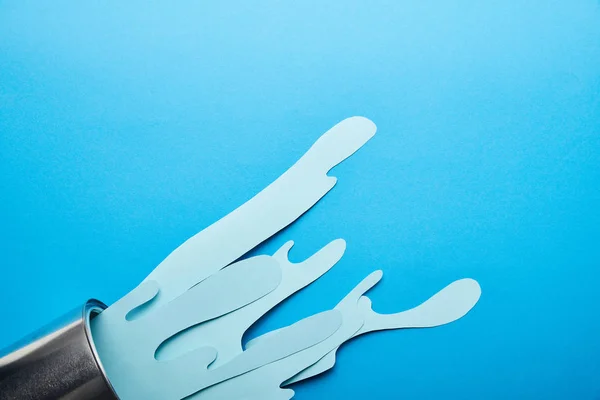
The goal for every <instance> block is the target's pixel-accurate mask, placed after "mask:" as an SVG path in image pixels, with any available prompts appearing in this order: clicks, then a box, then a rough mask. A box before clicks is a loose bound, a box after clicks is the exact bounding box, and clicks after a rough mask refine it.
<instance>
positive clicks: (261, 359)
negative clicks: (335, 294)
mask: <svg viewBox="0 0 600 400" xmlns="http://www.w3.org/2000/svg"><path fill="white" fill-rule="evenodd" d="M341 325H342V315H341V313H340V312H339V311H338V310H330V311H325V312H322V313H319V314H316V315H313V316H311V317H308V318H305V319H303V320H301V321H299V322H296V323H295V324H293V325H290V326H288V327H286V328H283V329H280V330H278V332H277V333H276V334H274V335H271V336H270V337H269V338H267V339H266V340H264V341H263V342H262V343H260V344H257V345H256V346H254V347H253V348H252V349H248V350H246V351H244V352H243V353H241V354H240V355H239V356H237V357H236V358H234V359H233V360H231V361H230V362H228V363H226V364H224V365H223V366H221V367H218V368H215V369H210V370H207V371H205V372H204V373H203V374H198V379H196V380H195V381H194V380H192V379H186V380H185V381H183V382H181V383H184V382H186V383H187V385H180V384H179V383H178V384H177V385H174V386H173V387H172V388H171V389H172V390H171V391H170V392H169V397H168V398H166V397H154V398H155V399H156V400H159V399H160V400H163V399H164V400H168V399H180V398H183V397H185V398H191V397H189V395H191V394H194V393H196V392H198V391H199V390H202V389H204V388H207V387H210V386H213V385H216V384H218V383H221V382H224V381H228V380H231V379H232V378H235V377H237V376H240V375H243V374H246V373H248V372H249V371H253V370H255V369H257V368H260V367H262V366H264V365H269V364H271V363H275V362H277V361H279V360H282V359H286V358H288V357H290V356H292V355H294V354H297V353H298V352H302V351H303V350H305V349H307V348H312V347H314V346H316V345H318V344H319V343H321V342H323V341H326V340H327V339H328V338H329V337H331V336H332V335H335V333H336V332H337V331H338V330H339V328H340V326H341ZM175 393H183V396H182V395H177V396H171V394H175ZM200 393H201V392H198V393H196V396H197V395H198V394H200ZM200 397H202V398H203V397H204V395H203V394H201V395H200Z"/></svg>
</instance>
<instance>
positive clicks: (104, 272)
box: [0, 0, 600, 399]
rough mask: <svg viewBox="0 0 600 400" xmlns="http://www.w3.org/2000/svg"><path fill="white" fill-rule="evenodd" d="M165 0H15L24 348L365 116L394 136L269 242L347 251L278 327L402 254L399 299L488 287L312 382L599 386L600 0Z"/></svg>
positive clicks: (12, 61)
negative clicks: (466, 306)
mask: <svg viewBox="0 0 600 400" xmlns="http://www.w3.org/2000/svg"><path fill="white" fill-rule="evenodd" d="M151 3H152V2H146V1H127V2H117V1H79V2H78V1H73V0H71V1H52V2H41V1H24V0H0V175H1V176H0V221H1V222H0V225H1V226H0V239H1V240H0V251H1V253H2V259H1V261H0V262H1V264H0V268H1V269H0V272H1V274H0V347H3V346H4V345H8V344H9V343H10V342H12V341H13V340H15V339H18V338H19V337H20V336H21V335H23V334H25V333H27V332H28V331H31V330H32V329H34V328H36V327H39V326H40V325H42V324H43V323H45V322H47V321H48V320H51V319H52V318H54V317H55V316H57V315H59V314H61V313H62V312H63V311H65V310H67V309H70V308H71V307H73V306H74V305H75V304H78V303H79V302H82V301H84V300H85V299H86V298H88V297H90V296H94V297H98V298H100V299H102V300H104V301H105V302H108V303H111V302H113V301H115V300H116V299H117V298H119V297H120V296H122V295H124V294H125V293H126V292H127V291H128V290H130V289H131V288H133V287H134V286H135V285H136V284H137V283H138V282H139V281H140V280H141V279H142V278H143V277H144V276H145V275H146V274H148V273H149V272H150V271H151V270H152V268H153V267H154V266H156V265H157V264H158V263H159V262H160V260H162V259H163V258H164V257H165V256H166V255H167V254H168V253H169V252H170V251H171V250H172V249H174V248H175V247H176V246H178V245H179V244H180V243H181V242H182V241H184V240H185V239H186V238H188V237H189V236H191V235H192V234H194V233H196V232H197V231H199V230H200V229H201V228H203V227H205V226H207V225H208V224H210V223H212V222H213V221H215V220H217V219H218V218H220V217H221V216H223V215H225V214H226V213H227V212H229V211H231V210H233V209H234V208H235V207H236V206H238V205H240V204H241V203H243V202H244V201H245V200H247V199H248V198H250V197H251V196H252V195H253V194H255V193H257V192H258V191H259V190H261V189H262V188H263V187H265V186H266V185H267V184H269V183H270V182H271V181H272V180H273V179H275V178H276V177H277V176H278V175H279V174H280V173H281V172H283V171H284V170H285V169H286V168H287V167H289V166H290V165H291V164H292V163H293V162H294V161H295V160H296V159H297V158H298V157H299V156H300V155H301V154H302V153H303V152H304V151H305V150H306V149H307V148H308V147H309V146H310V145H311V144H312V142H313V141H314V140H315V139H316V138H317V137H319V135H320V134H322V133H323V132H324V131H326V130H327V129H328V128H330V127H331V126H333V125H334V124H335V123H336V122H338V121H340V120H341V119H343V118H346V117H349V116H352V115H364V116H366V117H369V118H370V119H372V120H373V121H374V122H375V123H376V124H377V125H378V133H377V135H376V136H375V138H374V139H373V140H372V141H371V142H369V143H368V144H367V145H366V146H365V147H364V148H363V149H362V150H361V151H360V152H359V153H357V155H356V156H354V157H353V158H352V159H350V160H348V161H347V162H346V163H344V164H343V165H342V166H340V167H338V168H336V169H335V171H334V175H335V176H337V177H339V183H338V185H337V186H336V187H335V189H334V190H333V191H332V192H331V193H330V194H329V195H327V196H326V198H325V199H324V200H323V201H322V202H321V203H319V204H318V205H317V206H316V207H315V208H314V209H313V210H312V211H310V212H309V213H308V214H307V215H306V216H304V217H303V218H302V219H301V220H300V221H299V222H298V223H297V224H295V225H294V226H293V227H291V228H290V229H288V230H287V231H285V232H284V233H283V234H281V235H278V236H277V237H276V238H275V239H274V240H272V241H271V242H270V243H268V244H267V245H266V246H264V247H263V248H261V249H260V252H267V253H270V252H272V251H274V250H275V249H276V248H277V247H278V246H279V245H281V244H282V243H283V242H284V241H286V240H288V239H294V240H296V242H297V247H296V248H295V249H294V251H293V252H292V257H293V260H295V261H299V260H301V259H303V258H305V257H307V256H308V255H310V254H311V253H312V252H314V251H316V250H317V249H318V248H320V247H321V246H323V245H324V244H325V243H327V242H328V241H329V240H332V239H334V238H337V237H343V238H345V239H346V240H347V242H348V250H347V253H346V255H345V257H344V259H343V260H342V261H341V262H340V263H339V264H338V266H337V267H336V268H335V269H334V270H333V271H332V272H331V273H329V274H328V275H326V276H325V277H323V279H321V280H320V281H318V282H317V283H315V284H314V285H313V286H312V287H310V288H308V289H307V290H305V291H304V292H302V293H300V294H299V295H297V296H296V297H294V298H293V299H292V300H291V301H289V302H288V303H286V304H285V305H284V306H282V307H280V308H278V309H277V310H276V312H274V313H273V314H271V318H269V319H268V320H267V321H266V322H262V323H260V324H259V326H258V327H257V329H254V330H253V333H254V334H257V333H260V332H264V331H265V330H267V329H270V328H275V327H278V326H281V325H282V324H287V323H290V322H292V321H294V320H296V319H298V318H300V317H303V316H306V315H309V314H311V313H314V312H317V311H320V310H323V309H326V308H329V307H332V306H334V305H335V304H336V302H337V301H338V300H339V299H340V298H341V297H342V296H343V295H344V294H345V293H346V292H347V291H348V290H349V289H350V288H351V287H353V286H354V285H355V284H356V283H357V282H358V281H360V280H361V279H362V278H363V277H364V276H366V275H367V274H368V273H369V272H371V271H372V270H374V269H377V268H381V269H383V270H384V273H385V276H384V281H383V282H382V283H381V284H380V286H379V287H378V288H377V289H376V290H374V291H373V292H372V298H373V300H374V305H375V308H376V309H377V310H378V311H382V312H392V311H397V310H401V309H403V308H406V307H411V306H413V305H415V304H417V303H419V302H420V301H422V300H424V299H426V298H427V297H429V296H430V295H431V294H432V293H434V292H435V291H437V290H439V289H440V288H442V287H443V286H445V285H446V284H448V283H449V282H451V281H452V280H454V279H458V278H462V277H473V278H475V279H477V280H478V281H479V282H480V283H481V286H482V289H483V296H482V298H481V301H480V303H479V304H478V306H477V307H476V308H475V309H474V311H473V312H472V313H471V314H469V315H468V316H467V317H466V318H464V319H463V320H461V321H459V322H457V323H455V324H452V325H449V326H446V327H443V328H439V329H432V330H419V331H402V332H398V331H396V332H385V333H380V334H374V335H371V336H369V337H364V338H361V339H359V340H356V341H354V342H353V343H351V344H350V345H348V346H346V347H344V348H343V350H342V351H341V353H340V357H339V362H338V364H337V366H336V367H335V370H334V371H333V372H332V373H329V374H327V375H326V376H325V377H324V378H321V379H317V380H314V381H312V382H310V383H306V384H302V385H299V386H298V387H297V388H296V389H297V398H298V399H331V398H340V399H341V398H347V399H348V398H352V399H354V398H357V399H358V398H369V399H371V398H372V399H390V398H408V399H439V398H449V399H484V398H485V399H506V398H512V399H598V398H599V396H600V290H598V288H599V286H600V270H599V267H600V189H599V188H600V151H599V150H600V3H599V2H598V1H596V0H570V1H548V0H539V1H534V0H530V1H518V2H517V1H471V0H452V1H412V0H410V1H409V0H398V1H394V0H390V1H335V2H322V1H311V2H308V1H296V2H291V1H290V2H285V1H257V2H242V1H237V2H236V1H182V2H177V4H176V5H175V4H171V3H173V2H161V3H160V4H156V3H152V4H151ZM250 3H252V5H250ZM323 3H329V4H323Z"/></svg>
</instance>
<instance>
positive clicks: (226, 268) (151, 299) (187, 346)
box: [92, 117, 481, 400]
mask: <svg viewBox="0 0 600 400" xmlns="http://www.w3.org/2000/svg"><path fill="white" fill-rule="evenodd" d="M375 131H376V127H375V124H373V122H371V121H370V120H368V119H366V118H363V117H352V118H348V119H345V120H343V121H342V122H340V123H338V124H337V125H335V126H334V127H333V128H331V129H330V130H329V131H327V132H326V133H325V134H324V135H323V136H321V137H320V138H319V139H318V140H317V141H316V143H315V144H314V145H313V146H312V147H311V148H310V149H309V150H308V152H306V154H304V156H302V158H300V159H299V160H298V161H297V162H296V163H295V164H294V165H293V166H292V167H291V168H290V169H288V170H287V171H286V172H285V173H284V174H283V175H281V176H280V177H279V178H278V179H277V180H276V181H275V182H273V183H272V184H270V185H269V186H268V187H266V188H265V189H264V190H263V191H261V192H260V193H258V194H257V195H256V196H254V197H253V198H252V199H250V200H249V201H248V202H246V203H245V204H243V205H242V206H240V207H239V208H237V209H236V210H234V211H233V212H231V213H230V214H228V215H227V216H225V217H224V218H222V219H220V220H219V221H217V222H215V223H214V224H212V225H210V226H209V227H208V228H206V229H204V230H202V231H201V232H199V233H198V234H196V235H194V236H193V237H191V238H190V239H188V240H187V241H186V242H185V243H183V244H182V245H181V246H179V247H178V248H177V249H175V251H173V252H172V253H171V254H170V255H169V256H168V257H167V258H166V259H165V260H164V261H162V262H161V263H160V264H159V265H158V267H156V269H154V271H152V273H150V275H149V276H148V277H147V278H146V279H145V280H144V281H143V282H142V283H141V284H140V285H139V286H138V287H136V288H135V289H134V290H132V291H131V292H130V293H128V294H127V295H125V296H124V297H123V298H121V299H120V300H119V301H117V302H116V303H115V304H113V305H112V306H111V307H109V308H108V309H106V310H105V311H104V312H102V313H101V314H100V315H98V316H97V317H96V318H94V319H93V320H92V335H93V338H94V342H95V344H96V348H97V351H98V354H99V356H100V359H101V361H102V364H103V366H104V368H105V370H106V373H107V375H108V377H109V379H110V381H111V383H112V384H113V386H114V389H115V391H116V393H117V395H118V396H119V398H120V399H122V400H139V399H145V400H181V399H194V400H218V399H221V400H222V399H227V400H283V399H290V398H292V397H293V396H294V391H293V390H292V389H289V388H286V387H287V386H288V385H291V384H293V383H295V382H298V381H301V380H304V379H308V378H311V377H313V376H315V375H318V374H320V373H322V372H324V371H326V370H328V369H330V368H332V367H333V366H334V364H335V361H336V351H337V349H339V347H340V346H341V345H342V344H344V343H345V342H347V341H348V340H350V339H352V338H354V337H356V336H359V335H362V334H365V333H368V332H373V331H378V330H384V329H403V328H429V327H435V326H440V325H443V324H447V323H450V322H453V321H456V320H457V319H459V318H461V317H463V316H464V315H465V314H467V313H468V312H469V311H470V310H471V309H472V308H473V307H474V306H475V304H476V303H477V301H478V300H479V296H480V295H481V289H480V287H479V284H478V283H477V282H476V281H474V280H472V279H461V280H457V281H455V282H452V283H450V284H449V285H448V286H446V287H445V288H443V289H442V290H441V291H439V292H438V293H436V294H434V295H433V296H432V297H431V298H429V299H428V300H426V301H425V302H424V303H422V304H421V305H419V306H417V307H415V308H412V309H410V310H406V311H402V312H398V313H396V314H387V315H382V314H378V313H376V312H374V311H373V309H372V308H371V300H369V298H368V297H366V296H365V293H366V292H367V291H368V290H369V289H371V288H372V287H373V286H375V285H376V284H377V283H378V282H379V281H380V280H381V278H382V276H383V272H382V271H375V272H373V273H371V274H370V275H369V276H367V277H366V278H365V279H364V280H363V281H362V282H359V283H358V284H357V286H356V287H354V288H353V289H352V290H350V292H349V293H348V294H347V295H346V297H344V298H343V299H342V300H341V301H340V302H339V303H338V304H337V305H336V306H335V307H334V308H333V309H331V310H328V311H324V312H322V313H320V314H316V315H313V316H311V317H309V318H305V319H303V320H301V321H298V322H296V323H295V324H293V325H290V326H288V327H285V328H282V329H279V330H276V331H272V332H269V333H267V334H265V335H263V336H260V337H258V338H255V339H253V340H251V341H250V342H248V343H247V344H246V346H245V348H244V347H242V337H243V336H244V333H245V332H246V330H248V328H249V327H250V326H251V325H252V324H254V322H256V321H257V320H258V319H259V318H261V317H262V316H263V315H264V314H266V313H267V312H268V311H269V310H270V309H272V308H273V307H275V306H276V305H277V304H279V303H280V302H282V301H284V300H285V299H286V298H288V297H289V296H291V295H292V294H293V293H295V292H297V291H298V290H300V289H302V288H304V287H306V286H307V285H309V284H311V283H312V282H314V281H315V280H317V279H318V278H319V277H321V276H322V275H323V274H325V273H326V272H327V271H329V270H330V269H331V268H332V267H333V266H334V265H335V264H336V263H337V262H338V261H339V260H340V259H341V257H342V256H343V254H344V251H345V249H346V242H345V241H344V240H342V239H337V240H334V241H332V242H331V243H329V244H328V245H326V246H325V247H323V248H322V249H321V250H319V251H318V252H317V253H316V254H314V255H313V256H311V257H310V258H308V259H307V260H305V261H303V262H301V263H297V264H295V263H291V262H290V261H289V259H288V252H289V251H290V249H291V248H292V246H293V244H294V243H293V242H291V241H290V242H287V243H286V244H284V245H283V246H282V247H281V248H280V249H279V250H278V251H277V252H275V254H273V255H272V256H267V255H260V256H255V257H250V258H246V259H242V260H241V261H236V260H238V259H240V257H242V256H243V255H244V254H246V253H247V252H248V251H250V250H251V249H253V248H254V247H256V246H257V245H258V244H260V243H261V242H263V241H265V240H266V239H268V238H269V237H271V236H272V235H274V234H275V233H277V232H278V231H280V230H281V229H283V228H284V227H286V226H287V225H289V224H291V223H292V222H294V221H295V220H296V219H297V218H299V217H300V216H301V215H302V214H303V213H304V212H306V211H307V210H308V209H310V208H311V207H312V206H313V205H314V204H316V203H317V202H318V201H319V200H320V199H321V198H322V197H323V196H324V195H325V194H327V192H329V191H330V190H331V189H332V188H333V186H334V185H335V184H336V178H334V177H331V176H328V175H327V173H328V172H329V170H331V169H332V168H333V167H334V166H336V165H337V164H339V163H340V162H342V161H344V160H345V159H346V158H348V157H350V156H351V155H352V154H353V153H354V152H355V151H357V150H358V149H359V148H360V147H362V146H363V145H364V144H365V143H366V142H367V141H368V140H369V139H370V138H371V137H373V135H374V134H375Z"/></svg>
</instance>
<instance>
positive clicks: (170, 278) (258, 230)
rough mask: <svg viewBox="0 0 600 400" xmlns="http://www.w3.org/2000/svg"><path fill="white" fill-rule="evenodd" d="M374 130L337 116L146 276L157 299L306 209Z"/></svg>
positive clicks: (210, 271) (173, 292) (218, 266)
mask: <svg viewBox="0 0 600 400" xmlns="http://www.w3.org/2000/svg"><path fill="white" fill-rule="evenodd" d="M375 131H376V127H375V124H374V123H373V122H371V121H370V120H368V119H366V118H363V117H352V118H348V119H345V120H343V121H341V122H340V123H338V124H337V125H335V126H334V127H333V128H331V129H330V130H328V131H327V132H326V133H325V134H323V136H321V138H319V139H318V140H317V141H316V142H315V144H314V145H313V146H312V147H311V148H310V149H309V150H308V152H307V153H306V154H305V155H304V156H302V158H300V160H299V161H298V162H297V163H296V164H294V165H293V166H292V167H291V168H290V169H289V170H287V171H286V172H285V173H284V174H283V175H281V176H280V177H279V178H278V179H277V180H276V181H275V182H273V183H271V184H270V185H269V186H268V187H266V188H265V189H264V190H263V191H261V192H260V193H258V194H257V195H256V196H254V197H253V198H252V199H250V200H249V201H248V202H246V203H245V204H243V205H242V206H240V207H239V208H237V209H236V210H234V211H233V212H231V213H230V214H228V215H226V216H225V217H223V218H222V219H220V220H219V221H217V222H215V223H214V224H212V225H210V226H209V227H207V228H206V229H204V230H203V231H201V232H200V233H198V234H196V235H195V236H193V237H191V238H190V239H188V240H187V241H186V242H185V243H183V244H182V245H181V246H179V247H178V248H177V249H175V250H174V251H173V252H172V253H171V254H170V255H169V256H168V257H167V258H166V259H165V260H163V261H162V262H161V263H160V264H159V265H158V266H157V267H156V269H155V270H154V271H152V273H150V275H149V276H148V277H147V278H146V279H148V280H155V281H157V282H158V283H159V284H160V288H161V291H162V294H161V298H160V299H159V304H164V303H166V302H168V301H170V300H172V299H174V298H175V297H177V296H179V295H180V294H181V293H183V292H185V291H186V290H188V289H189V288H190V286H192V285H193V284H194V283H196V282H200V281H202V280H203V279H205V278H206V277H208V276H210V275H212V274H214V273H215V272H217V271H218V270H220V269H221V268H223V267H225V266H226V265H228V264H230V263H231V262H233V261H234V260H236V259H238V258H239V257H241V256H242V255H244V254H245V253H247V252H248V251H249V250H251V249H252V248H254V247H255V246H257V245H258V244H259V243H261V242H263V241H264V240H266V239H267V238H269V237H271V236H272V235H274V234H275V233H277V232H278V231H280V230H281V229H283V228H284V227H286V226H287V225H289V224H290V223H292V222H293V221H294V220H296V219H297V218H298V217H300V216H301V215H302V214H303V213H305V212H306V211H307V210H308V209H310V208H311V207H312V206H313V205H314V204H315V203H316V202H317V201H319V200H320V199H321V198H322V197H323V196H324V195H325V194H326V193H327V192H328V191H329V190H331V188H332V187H333V186H334V185H335V182H336V179H335V178H332V177H330V176H327V172H328V171H329V170H330V169H331V168H333V167H334V166H336V165H337V164H339V163H340V162H342V161H343V160H344V159H346V158H348V157H349V156H351V155H352V154H353V153H354V152H355V151H357V150H358V149H359V148H360V147H361V146H363V145H364V144H365V143H366V142H367V141H368V140H369V139H370V138H371V137H372V136H373V135H374V134H375Z"/></svg>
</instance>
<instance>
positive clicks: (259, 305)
mask: <svg viewBox="0 0 600 400" xmlns="http://www.w3.org/2000/svg"><path fill="white" fill-rule="evenodd" d="M293 244H294V242H292V241H290V242H287V243H286V244H284V245H283V246H282V247H281V248H280V249H279V250H278V251H277V252H276V253H275V254H274V255H273V259H274V260H276V261H277V262H278V263H279V265H280V268H281V274H282V278H281V283H280V284H279V285H278V286H277V288H276V289H275V290H273V291H272V292H270V293H269V294H267V295H266V296H264V297H262V298H260V299H259V300H257V301H255V302H253V303H250V304H248V305H246V306H245V307H243V308H240V309H238V310H236V311H234V312H231V313H229V314H227V315H223V316H222V317H219V318H217V319H214V320H211V321H207V322H206V323H204V324H201V325H196V326H194V327H192V328H190V329H188V330H186V331H184V332H181V333H180V334H178V335H176V336H173V337H172V338H170V339H169V340H167V341H166V342H165V343H163V344H162V345H161V346H160V347H159V348H158V350H157V352H156V358H157V359H158V360H168V359H172V358H174V357H177V356H178V355H180V354H185V353H186V352H188V351H190V350H192V349H195V348H197V347H199V346H212V347H215V348H216V349H217V350H218V352H219V356H218V358H217V360H216V361H215V363H214V364H212V365H211V368H215V367H217V366H219V365H222V364H224V363H225V362H227V361H229V360H231V359H232V358H234V357H236V356H237V355H239V354H241V353H242V351H243V349H242V337H243V335H244V333H245V332H246V330H248V328H249V327H250V326H252V324H253V323H255V322H256V321H257V320H258V319H259V318H260V317H262V316H263V315H264V314H266V313H267V312H268V311H269V310H270V309H272V308H273V307H275V306H276V305H277V304H279V303H280V302H282V301H283V300H285V299H286V298H287V297H289V296H291V295H292V294H293V293H294V292H296V291H298V290H300V289H302V288H303V287H305V286H307V285H308V284H310V283H312V282H314V281H315V280H316V279H318V278H319V277H320V276H322V275H323V274H324V273H325V272H327V271H329V270H330V269H331V268H332V267H333V266H334V265H335V263H337V262H338V261H339V260H340V258H341V257H342V255H343V254H344V250H345V249H346V242H345V241H343V240H342V239H338V240H334V241H333V242H331V243H329V244H328V245H327V246H325V247H324V248H322V249H321V250H319V251H318V252H317V253H316V254H314V255H313V256H312V257H310V258H309V259H307V260H306V261H304V262H302V263H299V264H293V263H291V262H290V261H289V260H288V252H289V251H290V249H291V247H292V246H293ZM227 269H229V268H226V269H225V270H224V271H226V270H227ZM209 279H210V278H209Z"/></svg>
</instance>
